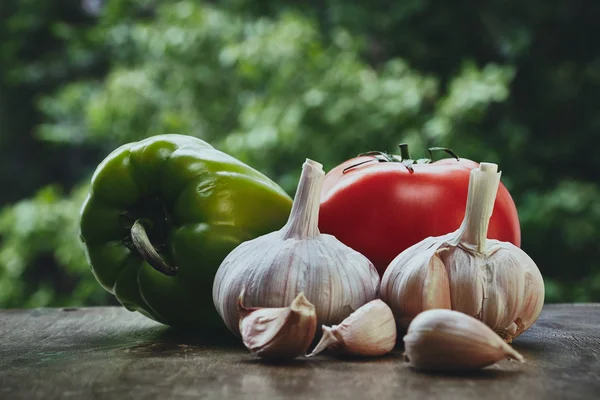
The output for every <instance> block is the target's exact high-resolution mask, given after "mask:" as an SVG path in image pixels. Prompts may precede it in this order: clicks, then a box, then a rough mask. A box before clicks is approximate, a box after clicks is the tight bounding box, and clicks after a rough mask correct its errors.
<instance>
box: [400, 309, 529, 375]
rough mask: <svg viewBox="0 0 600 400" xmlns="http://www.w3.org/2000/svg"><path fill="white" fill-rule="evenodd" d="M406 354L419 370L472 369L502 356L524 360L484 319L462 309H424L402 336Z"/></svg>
mask: <svg viewBox="0 0 600 400" xmlns="http://www.w3.org/2000/svg"><path fill="white" fill-rule="evenodd" d="M403 340H404V347H405V353H404V354H405V356H406V357H407V358H408V360H409V362H410V364H411V365H412V366H413V367H414V368H416V369H420V370H427V371H436V370H437V371H443V370H471V369H478V368H483V367H486V366H488V365H491V364H494V363H496V362H498V361H501V360H504V359H513V360H517V361H520V362H523V361H524V360H523V356H522V355H521V354H519V353H518V352H517V351H516V350H514V349H513V348H512V347H511V346H509V345H508V344H506V343H505V342H504V340H502V338H501V337H500V336H498V335H497V334H496V333H495V332H494V331H492V330H491V329H490V328H489V327H488V326H487V325H485V324H484V323H483V322H481V321H479V320H477V319H475V318H473V317H470V316H468V315H466V314H464V313H461V312H458V311H452V310H444V309H435V310H428V311H424V312H422V313H421V314H419V315H417V317H416V318H414V319H413V321H412V322H411V323H410V325H409V327H408V332H407V334H406V336H404V339H403Z"/></svg>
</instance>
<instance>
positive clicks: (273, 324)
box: [238, 290, 317, 359]
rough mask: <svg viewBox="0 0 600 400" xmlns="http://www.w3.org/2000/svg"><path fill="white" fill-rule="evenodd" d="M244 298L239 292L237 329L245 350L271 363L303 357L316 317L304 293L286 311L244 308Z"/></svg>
mask: <svg viewBox="0 0 600 400" xmlns="http://www.w3.org/2000/svg"><path fill="white" fill-rule="evenodd" d="M243 296H244V291H243V290H242V294H240V297H239V300H238V309H239V313H240V322H239V327H240V332H241V335H242V340H243V342H244V345H245V346H246V347H247V348H248V350H250V351H251V352H252V353H254V354H256V355H257V356H259V357H263V358H272V359H290V358H294V357H298V356H300V355H303V354H306V350H308V347H309V346H310V344H311V342H312V341H313V339H314V337H315V333H316V330H317V314H316V312H315V306H313V305H312V304H311V303H310V302H309V301H308V300H307V299H306V297H304V293H300V294H298V296H296V298H295V299H294V301H292V304H291V305H290V306H289V307H286V308H246V307H244V305H243Z"/></svg>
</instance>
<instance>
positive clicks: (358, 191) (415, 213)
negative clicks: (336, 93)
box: [319, 155, 521, 275]
mask: <svg viewBox="0 0 600 400" xmlns="http://www.w3.org/2000/svg"><path fill="white" fill-rule="evenodd" d="M378 158H379V159H381V157H378V156H373V155H368V156H359V157H356V158H353V159H351V160H348V161H346V162H344V163H342V164H340V165H339V166H337V167H335V168H334V169H332V170H331V171H330V172H329V173H327V175H326V176H325V182H324V183H323V192H322V194H321V210H320V214H319V229H320V231H321V232H322V233H329V234H332V235H334V236H336V237H337V238H338V239H339V240H340V241H342V242H343V243H345V244H346V245H347V246H349V247H351V248H353V249H354V250H356V251H358V252H360V253H362V254H364V255H365V256H366V257H367V258H368V259H370V260H371V262H372V263H373V264H375V267H376V268H377V270H378V271H379V274H380V275H383V273H384V271H385V269H386V268H387V266H388V265H389V263H390V262H391V261H392V260H393V259H394V258H395V257H396V256H397V255H398V254H400V252H402V251H403V250H405V249H407V248H408V247H410V246H412V245H413V244H415V243H417V242H419V241H421V240H423V239H425V238H427V237H429V236H441V235H444V234H446V233H450V232H453V231H455V230H456V229H458V227H459V226H460V224H461V222H462V220H463V218H464V215H465V207H466V203H467V192H468V188H469V174H470V171H471V169H474V168H477V166H478V165H479V164H478V163H476V162H474V161H471V160H467V159H460V160H457V159H452V158H450V159H443V160H440V161H436V162H433V163H429V164H413V165H412V168H413V171H412V172H411V171H410V170H409V168H407V167H406V166H405V165H404V164H403V163H402V162H388V161H386V162H378V160H377V159H378ZM363 162H365V163H363ZM359 163H362V164H361V165H357V164H359ZM353 166H354V167H353ZM345 169H346V171H345V172H344V170H345ZM487 236H488V238H493V239H498V240H502V241H508V242H512V243H513V244H514V245H516V246H520V245H521V231H520V226H519V218H518V215H517V208H516V207H515V203H514V202H513V199H512V197H511V196H510V194H509V193H508V190H507V189H506V187H505V186H504V185H503V184H502V183H500V186H499V188H498V195H497V197H496V203H495V205H494V211H493V214H492V217H491V220H490V225H489V230H488V235H487Z"/></svg>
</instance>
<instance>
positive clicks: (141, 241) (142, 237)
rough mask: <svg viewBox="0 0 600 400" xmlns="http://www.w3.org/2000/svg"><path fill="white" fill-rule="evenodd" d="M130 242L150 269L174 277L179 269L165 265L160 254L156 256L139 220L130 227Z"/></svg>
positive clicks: (156, 253)
mask: <svg viewBox="0 0 600 400" xmlns="http://www.w3.org/2000/svg"><path fill="white" fill-rule="evenodd" d="M131 240H132V241H133V244H134V246H135V248H136V249H137V251H138V253H139V254H140V256H142V258H143V259H144V260H145V261H146V262H147V263H148V264H150V266H151V267H152V268H154V269H155V270H157V271H158V272H161V273H163V274H165V275H167V276H175V275H176V274H177V271H178V270H179V269H178V268H177V267H175V266H170V265H169V264H167V263H166V262H165V261H164V260H163V259H162V257H161V256H160V254H158V252H157V251H156V249H155V248H154V246H152V243H151V242H150V239H149V238H148V234H147V233H146V228H145V227H144V224H143V223H142V222H141V221H140V220H139V219H138V220H136V221H135V223H134V224H133V226H132V227H131Z"/></svg>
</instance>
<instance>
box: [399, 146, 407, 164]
mask: <svg viewBox="0 0 600 400" xmlns="http://www.w3.org/2000/svg"><path fill="white" fill-rule="evenodd" d="M398 147H399V148H400V157H402V161H404V160H410V153H409V152H408V143H400V144H399V145H398Z"/></svg>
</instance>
